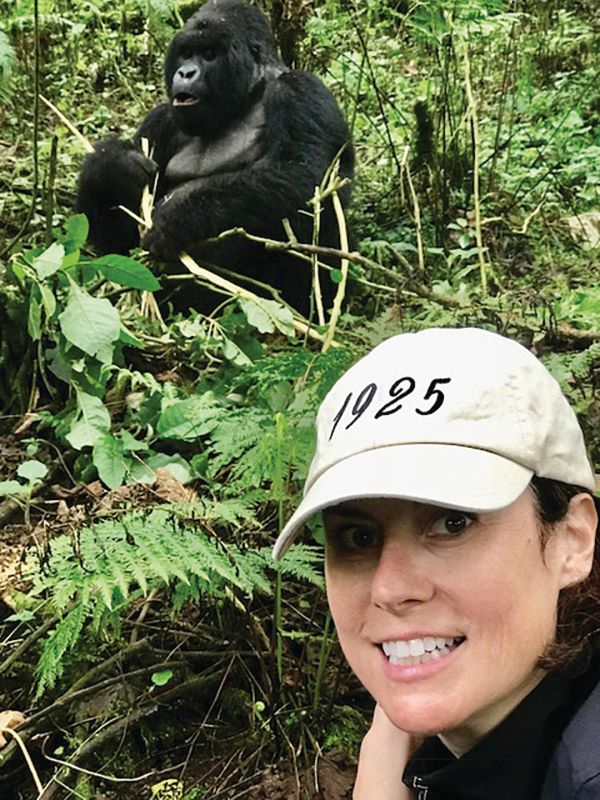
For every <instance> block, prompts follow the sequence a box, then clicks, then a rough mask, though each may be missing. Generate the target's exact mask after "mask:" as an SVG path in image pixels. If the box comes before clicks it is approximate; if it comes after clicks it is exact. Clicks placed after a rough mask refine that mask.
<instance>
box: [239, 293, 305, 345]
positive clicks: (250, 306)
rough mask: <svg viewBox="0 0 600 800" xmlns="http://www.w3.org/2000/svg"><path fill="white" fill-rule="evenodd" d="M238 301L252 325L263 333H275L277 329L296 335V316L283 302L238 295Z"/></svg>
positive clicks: (287, 334)
mask: <svg viewBox="0 0 600 800" xmlns="http://www.w3.org/2000/svg"><path fill="white" fill-rule="evenodd" d="M238 303H239V305H240V308H241V309H242V311H243V312H244V315H245V317H246V319H247V320H248V322H249V323H250V325H252V326H253V327H254V328H256V329H257V330H259V331H260V332H261V333H273V332H274V331H275V330H276V329H277V330H279V331H281V333H284V334H285V335H286V336H294V326H293V321H294V317H293V315H292V312H291V311H290V309H289V308H286V306H283V305H281V303H277V302H275V300H263V299H262V298H257V299H256V300H250V299H248V298H245V297H238Z"/></svg>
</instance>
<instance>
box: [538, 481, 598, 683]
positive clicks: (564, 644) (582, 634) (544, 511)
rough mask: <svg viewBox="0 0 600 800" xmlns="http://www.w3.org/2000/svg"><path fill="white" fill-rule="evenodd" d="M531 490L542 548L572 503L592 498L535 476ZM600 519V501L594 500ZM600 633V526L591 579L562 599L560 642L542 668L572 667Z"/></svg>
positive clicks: (575, 488) (541, 662) (542, 659)
mask: <svg viewBox="0 0 600 800" xmlns="http://www.w3.org/2000/svg"><path fill="white" fill-rule="evenodd" d="M531 488H532V489H533V493H534V496H535V499H536V503H537V512H538V516H539V519H540V522H541V525H542V547H543V546H545V544H546V542H547V541H548V539H549V538H550V537H551V536H552V532H553V527H554V525H555V524H556V523H557V522H560V521H561V520H562V519H564V518H565V517H566V515H567V512H568V510H569V504H570V502H571V499H572V498H573V497H575V495H577V494H582V493H583V494H588V495H591V492H590V491H589V489H584V488H582V487H581V486H573V485H571V484H567V483H562V482H561V481H555V480H550V479H548V478H538V477H537V476H534V477H533V478H532V480H531ZM594 502H595V504H596V508H597V509H598V513H599V518H600V500H599V498H597V497H594ZM599 629H600V522H599V524H598V528H597V529H596V545H595V548H594V558H593V561H592V568H591V570H590V574H589V576H588V577H587V578H586V579H585V580H584V581H581V582H580V583H577V584H574V585H572V586H567V587H565V588H564V589H562V591H561V592H560V594H559V596H558V608H557V626H556V638H555V639H554V641H553V642H551V643H550V644H549V645H548V646H547V647H546V649H545V650H544V652H543V653H542V655H541V657H540V660H539V662H538V663H539V666H540V667H542V668H543V669H546V670H557V669H561V668H562V667H565V666H567V665H569V664H571V663H572V662H573V661H575V660H576V659H578V658H579V656H580V655H581V653H582V652H583V651H584V650H585V649H586V647H587V642H588V640H589V638H590V636H591V634H592V633H594V632H595V631H597V630H599Z"/></svg>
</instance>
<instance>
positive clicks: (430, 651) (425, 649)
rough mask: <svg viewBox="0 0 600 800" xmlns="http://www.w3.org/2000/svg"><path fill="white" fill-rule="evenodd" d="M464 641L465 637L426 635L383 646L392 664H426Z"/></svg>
mask: <svg viewBox="0 0 600 800" xmlns="http://www.w3.org/2000/svg"><path fill="white" fill-rule="evenodd" d="M463 641H464V637H460V636H459V637H450V638H448V637H443V636H425V638H423V639H404V640H401V641H398V642H383V643H382V645H381V647H382V649H383V652H384V653H385V654H386V656H387V657H388V659H389V662H390V664H402V665H404V666H412V665H414V664H425V663H426V662H427V661H434V660H435V659H437V658H442V657H443V656H447V655H448V654H449V653H450V652H451V651H452V650H454V649H455V648H456V647H458V645H459V644H461V643H462V642H463Z"/></svg>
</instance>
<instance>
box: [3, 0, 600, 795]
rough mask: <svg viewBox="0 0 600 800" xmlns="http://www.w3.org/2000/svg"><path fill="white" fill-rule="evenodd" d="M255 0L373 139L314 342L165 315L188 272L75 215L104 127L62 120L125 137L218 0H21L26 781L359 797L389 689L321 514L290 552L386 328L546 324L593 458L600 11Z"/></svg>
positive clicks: (246, 322) (16, 370)
mask: <svg viewBox="0 0 600 800" xmlns="http://www.w3.org/2000/svg"><path fill="white" fill-rule="evenodd" d="M260 5H261V8H263V10H264V11H265V12H266V13H267V14H268V15H270V16H271V18H272V21H273V25H274V29H275V32H276V35H277V38H278V41H279V44H280V47H281V50H282V54H283V56H284V59H285V61H286V63H288V64H290V65H292V66H296V67H302V68H306V69H309V70H311V71H313V72H316V73H317V74H319V75H320V76H321V77H322V78H323V79H324V80H325V82H326V83H327V84H328V85H329V86H330V87H331V89H332V90H333V92H334V93H335V95H336V97H337V99H338V101H339V103H340V105H341V106H342V108H343V110H344V113H345V116H346V118H347V120H348V122H349V124H350V126H351V129H352V133H353V138H354V142H355V146H356V152H357V175H356V180H355V184H354V187H353V202H352V210H351V213H350V217H349V219H348V224H349V227H350V230H351V244H350V247H349V250H350V251H351V252H349V253H348V254H347V255H348V260H349V282H348V286H347V289H346V302H345V312H344V313H343V314H342V316H341V318H340V319H339V320H335V319H334V320H333V321H329V322H328V323H327V324H325V325H324V326H322V327H321V328H320V329H318V330H312V331H311V332H310V334H304V335H302V334H299V333H298V329H299V326H298V325H296V327H294V325H293V320H292V315H291V312H290V311H289V309H284V308H282V307H281V306H280V305H277V304H276V303H274V302H270V303H265V302H264V301H263V302H258V303H257V302H256V301H254V300H253V299H252V298H249V297H248V296H244V297H239V296H235V293H234V296H233V297H231V296H229V295H227V294H226V295H221V296H220V298H218V299H217V301H216V302H219V305H218V307H217V308H216V310H215V311H214V313H212V314H210V315H208V316H206V315H203V314H200V313H198V312H197V311H196V310H195V309H193V308H190V309H186V310H184V311H181V310H180V311H178V312H177V313H175V312H173V311H172V309H169V307H167V306H162V307H161V309H160V312H158V311H157V309H156V307H155V305H154V304H153V303H152V302H151V293H152V292H153V291H155V290H156V289H158V288H159V286H161V285H162V286H163V288H164V287H166V286H169V287H171V288H172V287H174V286H177V285H178V284H183V285H184V286H185V284H186V282H188V281H189V280H193V279H194V278H193V277H192V276H191V274H190V273H189V272H188V271H187V270H186V269H185V267H184V266H183V265H182V268H181V275H179V276H172V275H170V276H166V275H161V274H160V273H159V272H158V271H157V268H156V266H155V265H152V264H150V263H149V262H148V261H147V259H144V257H143V255H135V254H134V257H132V258H122V257H121V258H119V257H105V258H103V259H96V258H95V257H94V255H93V254H92V253H90V252H89V251H88V250H86V247H85V238H86V233H87V224H86V220H85V218H83V217H80V216H74V215H73V212H72V210H71V209H72V205H73V199H74V187H75V184H76V177H77V171H78V168H79V166H80V164H81V161H82V158H83V155H84V152H85V151H84V146H85V145H84V143H83V142H82V140H81V139H80V138H78V137H77V136H76V135H75V134H74V132H73V131H72V129H71V127H69V125H68V124H66V122H65V121H64V119H63V120H61V118H60V117H59V116H58V115H57V113H56V110H58V111H60V112H62V114H63V115H64V117H66V120H67V121H68V122H70V123H71V125H72V126H74V127H75V128H77V129H78V130H79V131H80V132H81V134H83V136H84V137H87V139H88V140H90V141H92V142H94V141H97V140H98V138H100V137H101V136H103V135H105V134H106V133H107V132H109V131H114V132H117V133H118V134H119V135H120V136H121V137H127V136H130V135H131V134H132V133H133V132H134V130H135V129H136V127H137V125H138V123H139V121H140V120H141V118H142V117H143V116H144V114H145V113H146V112H147V110H148V109H149V108H150V107H151V106H153V105H154V104H156V102H157V101H158V100H159V99H160V98H161V97H162V96H163V93H164V90H163V86H162V74H161V69H162V55H163V53H164V51H165V47H166V45H167V43H168V41H169V40H170V38H171V36H172V35H173V32H174V30H176V29H177V28H178V27H179V26H180V24H181V22H182V20H183V19H185V18H186V17H187V16H188V15H189V13H191V12H192V11H193V10H195V7H196V4H195V3H189V2H178V0H122V2H121V3H118V4H115V3H111V2H108V0H97V1H96V2H87V0H0V103H1V105H0V124H1V130H0V187H1V194H0V260H1V261H2V274H1V276H0V405H1V407H2V415H3V416H2V418H1V425H2V432H3V438H2V443H1V444H0V467H1V470H2V475H1V477H2V478H3V479H4V480H3V481H2V482H0V494H1V495H2V497H3V498H4V502H3V503H2V504H1V505H0V520H1V521H2V522H3V524H4V527H3V530H2V532H1V533H0V620H1V621H0V654H1V658H0V677H1V685H0V712H2V710H3V709H4V710H7V711H11V712H12V716H11V715H10V714H9V715H4V716H3V715H2V714H1V713H0V728H1V727H4V726H6V725H7V724H9V723H10V724H11V725H16V724H17V723H18V722H20V719H21V717H20V713H22V712H24V713H25V714H26V719H25V721H24V722H22V723H21V724H20V726H19V728H18V732H19V739H16V738H14V737H13V736H12V734H9V733H7V734H5V738H6V740H7V743H6V745H5V746H4V747H2V746H1V745H2V738H1V737H0V793H1V794H2V796H3V797H4V796H6V797H11V798H12V797H15V798H22V799H23V800H25V799H27V800H29V799H30V798H36V797H38V796H42V797H43V798H44V800H49V798H52V797H56V798H59V797H60V798H63V797H64V798H67V797H77V798H85V799H86V800H89V799H90V798H97V799H98V800H100V798H115V797H119V798H151V797H153V798H157V800H160V798H167V797H171V798H179V800H182V798H185V800H198V798H204V797H211V798H213V797H214V798H237V797H257V798H259V797H260V798H314V797H325V798H333V799H335V798H343V797H346V796H350V795H349V787H350V785H351V781H352V758H353V756H354V755H355V753H356V748H357V745H358V743H359V742H360V738H361V736H362V734H363V732H364V730H365V725H366V720H367V719H368V716H369V701H368V698H366V697H365V696H364V693H363V692H362V691H361V690H360V688H359V687H358V685H357V684H356V683H355V682H354V681H353V679H352V678H351V676H350V675H349V674H348V672H347V668H346V667H345V666H344V663H343V659H342V658H341V655H340V653H339V651H338V648H337V645H336V642H335V633H334V631H333V629H332V625H331V621H330V619H329V616H328V614H327V611H326V607H325V603H324V597H323V586H322V570H321V550H320V547H319V544H318V543H319V541H320V530H319V526H318V524H317V523H315V524H314V526H313V529H312V531H311V532H310V534H309V536H307V537H306V542H305V543H304V544H303V545H301V546H298V547H296V548H295V549H294V550H293V551H292V552H291V553H290V556H289V557H288V558H286V560H285V561H284V562H283V565H282V566H281V567H276V566H275V565H274V564H273V563H272V562H271V559H270V547H271V546H272V543H273V541H274V537H275V535H276V533H277V530H278V528H279V527H280V525H281V524H282V522H283V520H285V518H286V517H287V515H288V514H289V513H290V511H291V509H293V507H294V504H295V503H296V502H297V498H298V493H299V491H300V489H301V485H302V479H303V476H304V475H305V472H306V469H307V464H308V462H309V459H310V455H311V448H312V442H313V433H312V420H313V418H314V413H315V410H316V407H317V406H318V404H319V402H320V399H321V398H322V397H323V396H324V394H325V393H326V391H327V390H328V388H329V387H330V386H331V385H332V383H333V382H334V381H335V379H336V378H337V376H338V375H339V374H341V372H343V370H344V369H345V368H346V367H347V366H348V365H349V364H350V363H352V361H353V360H355V359H356V358H357V357H358V356H360V355H361V354H362V353H364V352H365V351H366V350H368V349H369V348H370V347H372V346H373V345H374V344H375V343H377V342H379V341H380V340H381V339H382V338H384V337H386V336H388V335H390V334H392V333H395V332H399V331H402V330H415V329H418V328H422V327H427V326H431V325H450V326H458V325H481V326H484V327H488V328H490V329H493V330H498V331H501V332H504V333H507V334H509V335H511V336H514V337H515V338H517V339H519V340H521V341H522V342H523V343H525V344H527V345H528V346H530V347H531V348H532V349H533V350H534V351H535V352H536V353H538V354H539V355H540V356H541V357H542V358H543V360H544V361H545V363H546V364H547V365H548V367H549V368H550V369H551V371H552V372H553V373H554V374H555V376H556V377H557V379H558V380H559V381H560V382H561V384H562V386H563V388H564V389H565V391H566V392H567V394H568V395H569V396H570V398H571V400H572V402H573V403H574V405H575V408H576V409H577V411H578V413H579V415H580V419H581V421H582V425H583V427H584V430H585V433H586V436H587V440H588V442H589V444H590V455H591V457H592V460H593V462H594V463H595V464H596V466H597V465H598V464H600V433H599V431H600V425H599V422H600V407H599V404H598V397H599V392H600V380H599V363H600V281H599V280H598V278H599V258H598V253H599V249H598V246H599V239H600V198H599V189H598V187H599V182H600V118H599V113H600V89H599V87H600V81H599V78H598V59H597V57H596V55H595V54H596V53H597V52H598V27H597V25H598V20H597V10H596V4H595V2H594V0H530V1H529V2H518V1H517V0H513V1H512V2H511V1H509V0H401V1H400V2H386V1H385V0H363V2H360V3H358V2H356V3H355V2H352V0H312V2H306V1H305V0H283V1H280V0H272V2H267V0H265V2H262V3H260ZM45 100H47V101H50V103H51V104H52V105H53V106H54V107H55V109H56V110H53V109H51V108H50V107H49V106H48V104H47V103H46V102H45ZM299 268H303V267H302V266H299ZM337 277H338V279H339V277H340V276H339V275H338V276H337ZM296 322H298V320H297V318H296ZM300 327H301V326H300ZM314 333H317V336H314V335H313V334H314ZM323 339H325V342H326V344H325V346H324V345H323ZM23 751H25V754H26V755H27V757H28V758H30V759H31V762H30V765H29V766H28V765H27V763H26V760H25V757H24V752H23ZM36 781H37V788H36ZM43 787H45V788H44V789H43ZM42 789H43V794H42Z"/></svg>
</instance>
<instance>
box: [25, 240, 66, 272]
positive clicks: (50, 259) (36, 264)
mask: <svg viewBox="0 0 600 800" xmlns="http://www.w3.org/2000/svg"><path fill="white" fill-rule="evenodd" d="M64 257H65V248H64V247H63V245H62V244H59V243H58V242H53V243H52V244H51V245H50V247H48V248H47V249H46V250H44V252H43V253H42V254H41V255H39V256H38V257H37V258H36V259H34V261H33V264H32V266H33V268H34V270H35V271H36V274H37V276H38V278H39V279H40V280H41V281H43V280H44V279H45V278H49V277H50V275H54V273H55V272H58V270H59V269H60V268H61V267H62V264H63V259H64Z"/></svg>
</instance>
